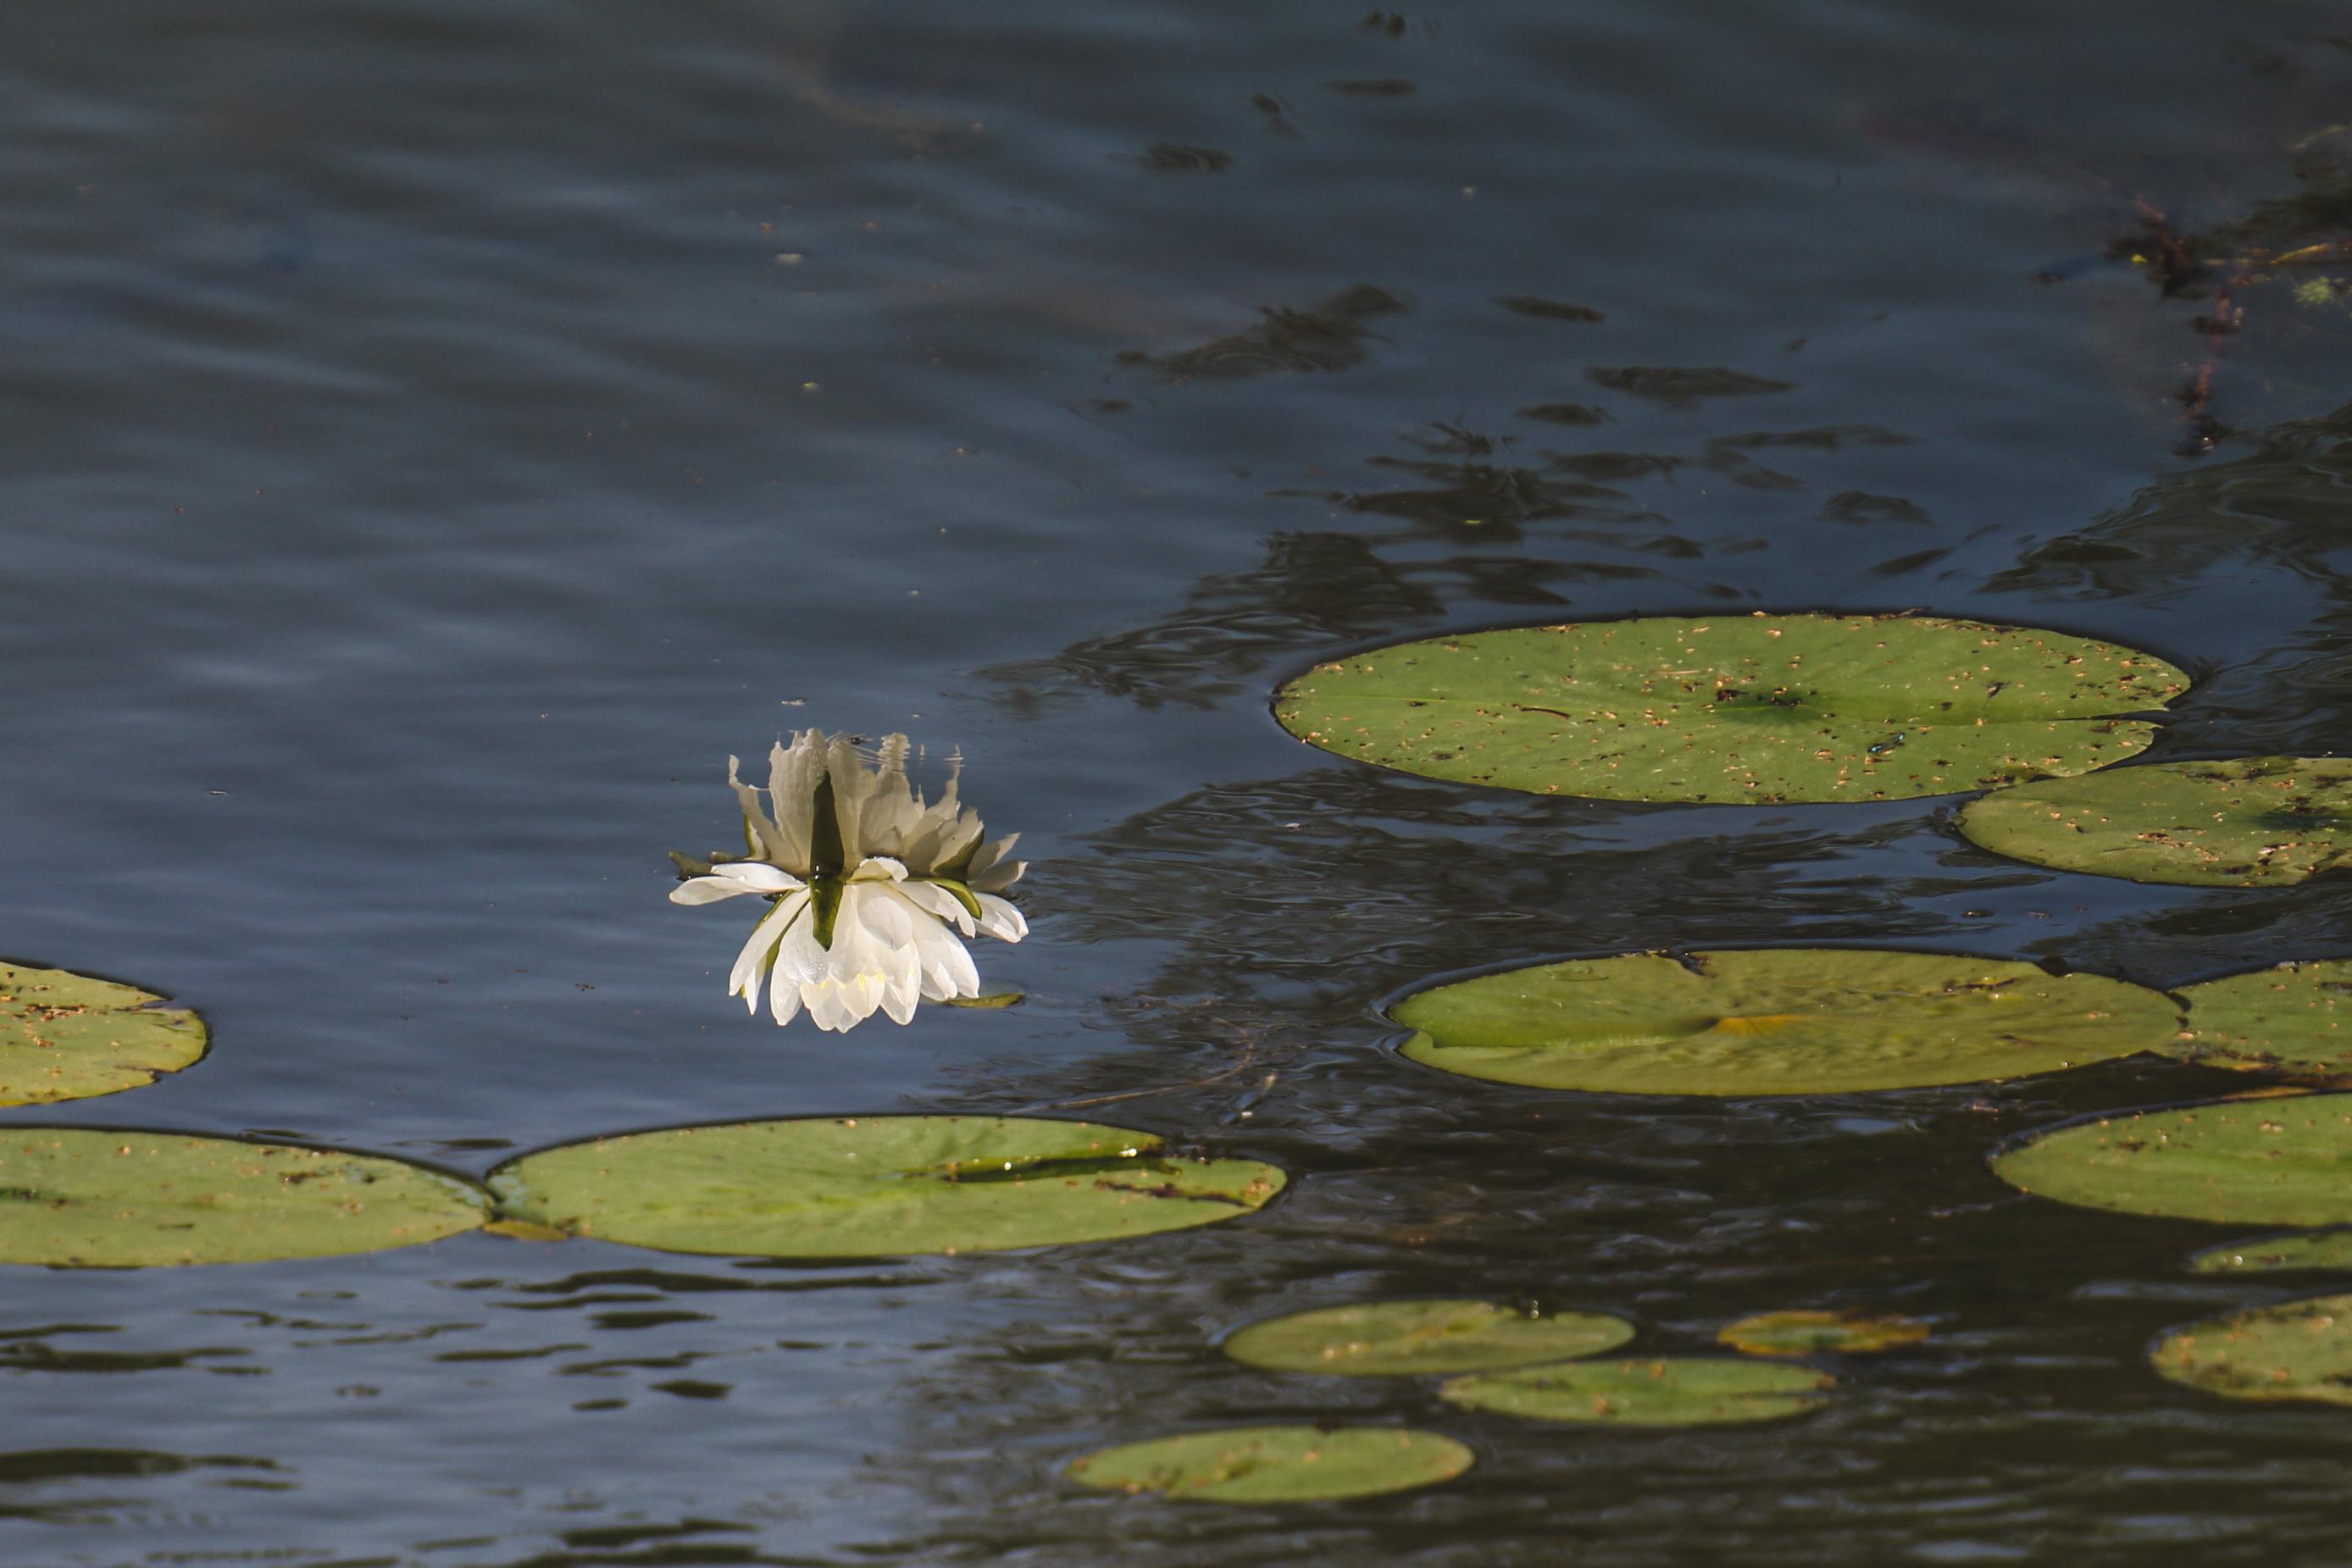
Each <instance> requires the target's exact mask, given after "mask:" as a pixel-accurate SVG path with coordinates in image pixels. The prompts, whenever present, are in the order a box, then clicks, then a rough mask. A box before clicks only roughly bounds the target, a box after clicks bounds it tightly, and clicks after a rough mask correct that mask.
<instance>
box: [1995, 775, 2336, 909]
mask: <svg viewBox="0 0 2352 1568" xmlns="http://www.w3.org/2000/svg"><path fill="white" fill-rule="evenodd" d="M1960 831H1961V832H1963V833H1966V834H1967V835H1968V836H1969V838H1970V839H1971V840H1973V841H1975V842H1977V843H1978V844H1979V845H1981V846H1983V847H1984V848H1986V849H1989V850H1990V851H1992V852H1994V853H1995V854H2003V855H2008V856H2009V857H2011V859H2013V860H2021V861H2030V862H2032V863H2033V864H2035V865H2044V866H2050V867H2053V868H2054V869H2056V870H2058V871H2086V872H2093V873H2097V874H2098V875H2100V876H2119V877H2123V878H2126V879H2127V880H2129V881H2132V882H2168V883H2188V884H2190V885H2192V886H2198V887H2284V886H2287V885H2288V884H2290V883H2298V882H2301V881H2303V880H2304V879H2305V878H2306V877H2312V876H2316V875H2318V874H2320V873H2323V872H2334V871H2341V870H2343V869H2344V868H2345V867H2346V866H2347V865H2352V758H2347V757H2246V758H2238V759H2236V760H2234V761H2230V762H2168V763H2162V764H2157V765H2152V766H2148V767H2144V768H2121V769H2118V770H2117V771H2116V772H2114V773H2107V774H2100V775H2097V776H2095V777H2093V778H2088V779H2048V780H2045V781H2043V782H2042V783H2038V784H2027V785H2023V786H2021V787H2020V788H2018V789H2004V790H2001V791H2000V792H1999V793H1997V794H1992V795H1988V796H1986V797H1985V798H1984V799H1983V800H1973V801H1970V802H1969V806H1968V809H1967V810H1963V811H1962V812H1961V813H1960Z"/></svg>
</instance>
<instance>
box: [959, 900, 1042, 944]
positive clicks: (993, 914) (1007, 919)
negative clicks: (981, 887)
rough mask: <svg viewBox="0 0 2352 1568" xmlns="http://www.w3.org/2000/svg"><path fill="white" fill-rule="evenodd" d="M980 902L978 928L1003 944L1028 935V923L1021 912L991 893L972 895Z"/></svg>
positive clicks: (1016, 940)
mask: <svg viewBox="0 0 2352 1568" xmlns="http://www.w3.org/2000/svg"><path fill="white" fill-rule="evenodd" d="M972 896H973V897H975V898H977V899H978V900H979V901H980V928H981V929H982V931H985V932H987V933H988V934H989V935H990V936H994V937H996V938H998V939H1000V940H1002V941H1005V942H1018V941H1020V940H1021V938H1023V937H1024V936H1028V935H1029V922H1028V921H1027V920H1025V919H1024V918H1023V917H1022V914H1021V911H1019V910H1018V909H1015V908H1014V907H1013V905H1012V904H1007V903H1006V902H1005V901H1004V900H1003V899H1001V898H999V897H997V896H996V895H995V894H992V893H980V894H973V895H972Z"/></svg>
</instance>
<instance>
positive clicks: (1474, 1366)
mask: <svg viewBox="0 0 2352 1568" xmlns="http://www.w3.org/2000/svg"><path fill="white" fill-rule="evenodd" d="M1631 1338H1633V1325H1632V1324H1631V1323H1628V1322H1624V1321H1623V1320H1622V1319H1619V1318H1612V1317H1610V1316H1608V1315H1607V1314H1605V1313H1601V1312H1558V1313H1552V1314H1549V1315H1541V1316H1538V1315H1534V1314H1530V1313H1527V1312H1514V1311H1512V1310H1511V1309H1510V1308H1508V1307H1505V1306H1498V1305H1496V1303H1495V1302H1493V1301H1369V1302H1365V1303H1362V1304H1360V1305H1355V1306H1345V1307H1325V1308H1323V1309H1321V1310H1319V1311H1317V1312H1293V1313H1292V1314H1290V1315H1289V1316H1288V1317H1282V1318H1271V1319H1268V1320H1267V1321H1266V1322H1262V1323H1252V1324H1251V1325H1250V1326H1249V1327H1247V1328H1245V1329H1243V1330H1242V1331H1241V1332H1240V1333H1236V1334H1234V1336H1233V1337H1232V1338H1231V1339H1229V1340H1227V1341H1225V1354H1227V1355H1230V1356H1232V1357H1233V1358H1234V1360H1235V1361H1242V1362H1247V1363H1248V1364H1250V1365H1252V1366H1263V1367H1268V1368H1271V1369H1272V1370H1274V1371H1276V1372H1335V1373H1340V1374H1344V1375H1349V1376H1383V1375H1399V1374H1402V1375H1410V1374H1413V1373H1425V1372H1475V1371H1478V1370H1480V1369H1482V1368H1486V1367H1496V1366H1525V1365H1528V1364H1529V1363H1531V1362H1538V1361H1568V1360H1571V1359H1573V1358H1575V1357H1577V1356H1580V1355H1598V1354H1600V1353H1601V1352H1602V1351H1604V1350H1614V1349H1616V1348H1617V1347H1618V1346H1619V1345H1621V1344H1623V1343H1625V1342H1626V1341H1627V1340H1629V1339H1631Z"/></svg>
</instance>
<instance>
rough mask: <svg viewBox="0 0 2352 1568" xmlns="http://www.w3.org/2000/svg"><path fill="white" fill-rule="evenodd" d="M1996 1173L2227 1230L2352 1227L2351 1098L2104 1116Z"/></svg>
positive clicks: (2012, 1154)
mask: <svg viewBox="0 0 2352 1568" xmlns="http://www.w3.org/2000/svg"><path fill="white" fill-rule="evenodd" d="M1992 1168H1993V1173H1994V1174H1995V1175H1996V1176H2000V1178H2001V1179H2002V1180H2003V1181H2006V1182H2009V1183H2011V1185H2013V1186H2020V1187H2022V1188H2024V1189H2025V1190H2026V1191H2027V1192H2030V1193H2033V1194H2035V1195H2036V1196H2038V1197H2054V1198H2056V1199H2057V1200H2058V1201H2059V1202H2061V1203H2073V1204H2080V1205H2081V1206H2083V1207H2085V1208H2107V1209H2116V1210H2118V1211H2120V1212H2122V1213H2125V1214H2160V1215H2171V1216H2174V1217H2177V1218H2182V1219H2214V1220H2221V1221H2225V1222H2227V1223H2230V1224H2232V1225H2343V1224H2347V1223H2352V1094H2303V1095H2297V1096H2295V1097H2294V1098H2292V1099H2273V1100H2234V1101H2232V1100H2225V1101H2221V1102H2219V1103H2214V1104H2210V1105H2190V1106H2185V1107H2183V1108H2180V1109H2178V1110H2171V1111H2143V1112H2139V1113H2135V1114H2131V1115H2115V1116H2101V1117H2098V1118H2096V1119H2095V1120H2093V1121H2089V1122H2078V1123H2076V1124H2074V1125H2072V1126H2066V1127H2060V1128H2057V1129H2056V1130H2054V1131H2052V1132H2047V1133H2042V1134H2039V1135H2037V1136H2035V1137H2032V1138H2029V1139H2028V1140H2026V1141H2025V1142H2024V1143H2022V1144H2020V1145H2016V1146H2015V1147H2013V1148H2011V1149H2009V1150H2008V1151H2007V1152H2005V1153H2003V1154H2001V1155H1999V1156H1997V1157H1996V1158H1995V1159H1994V1160H1993V1163H1992Z"/></svg>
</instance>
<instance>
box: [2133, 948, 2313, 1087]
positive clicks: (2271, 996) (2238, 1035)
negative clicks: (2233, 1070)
mask: <svg viewBox="0 0 2352 1568" xmlns="http://www.w3.org/2000/svg"><path fill="white" fill-rule="evenodd" d="M2179 996H2180V999H2181V1000H2182V1001H2184V1002H2187V1003H2188V1004H2189V1028H2188V1030H2187V1031H2186V1032H2184V1033H2183V1034H2182V1035H2181V1037H2180V1039H2179V1040H2178V1041H2176V1042H2175V1043H2174V1044H2173V1045H2172V1046H2171V1047H2169V1048H2168V1050H2169V1051H2170V1052H2171V1054H2173V1055H2176V1056H2185V1057H2187V1058H2189V1060H2190V1061H2201V1062H2204V1063H2206V1064H2207V1065H2209V1066H2213V1067H2243V1068H2259V1069H2268V1070H2270V1071H2279V1072H2295V1073H2310V1074H2320V1075H2326V1076H2335V1075H2338V1074H2343V1073H2352V958H2323V959H2320V960H2318V961H2316V962H2314V963H2308V964H2281V965H2279V966H2278V967H2276V968H2271V969H2257V970H2255V971H2254V972H2253V973H2252V974H2251V975H2230V976H2226V977H2223V978H2221V979H2219V980H2208V981H2206V982H2205V983H2204V984H2202V985H2199V986H2189V987H2186V988H2183V989H2182V990H2181V991H2180V993H2179Z"/></svg>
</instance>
